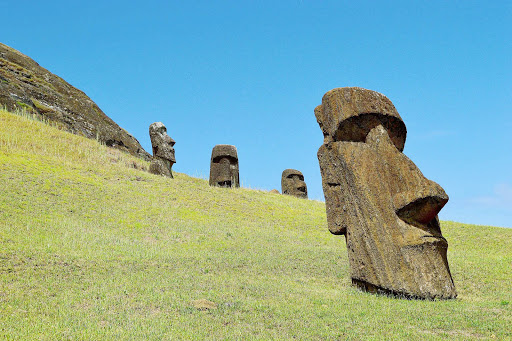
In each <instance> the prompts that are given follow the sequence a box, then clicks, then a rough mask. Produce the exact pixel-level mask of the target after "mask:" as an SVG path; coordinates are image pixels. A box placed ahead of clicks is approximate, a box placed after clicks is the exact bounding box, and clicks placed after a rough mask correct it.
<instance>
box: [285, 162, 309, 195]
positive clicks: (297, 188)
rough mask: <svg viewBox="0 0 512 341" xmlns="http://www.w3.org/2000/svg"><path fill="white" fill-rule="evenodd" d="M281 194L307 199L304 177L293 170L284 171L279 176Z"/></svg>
mask: <svg viewBox="0 0 512 341" xmlns="http://www.w3.org/2000/svg"><path fill="white" fill-rule="evenodd" d="M281 192H283V194H288V195H293V196H295V197H298V198H305V199H307V198H308V187H307V186H306V183H305V182H304V175H302V173H301V172H299V171H298V170H295V169H285V170H284V171H283V175H281Z"/></svg>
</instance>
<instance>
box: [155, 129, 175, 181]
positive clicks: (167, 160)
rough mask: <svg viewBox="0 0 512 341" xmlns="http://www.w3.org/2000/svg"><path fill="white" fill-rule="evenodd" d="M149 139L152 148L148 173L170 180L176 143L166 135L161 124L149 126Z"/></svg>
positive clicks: (165, 130)
mask: <svg viewBox="0 0 512 341" xmlns="http://www.w3.org/2000/svg"><path fill="white" fill-rule="evenodd" d="M149 137H150V138H151V145H152V146H153V159H152V160H151V164H150V165H149V172H150V173H153V174H158V175H164V176H168V177H170V178H172V177H173V176H172V169H171V168H172V165H174V164H175V163H176V158H175V156H174V144H176V142H175V141H174V140H173V139H172V138H171V137H170V136H169V135H167V128H166V127H165V126H164V124H163V123H162V122H155V123H152V124H151V125H150V126H149Z"/></svg>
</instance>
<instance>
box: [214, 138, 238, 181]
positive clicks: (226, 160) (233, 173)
mask: <svg viewBox="0 0 512 341" xmlns="http://www.w3.org/2000/svg"><path fill="white" fill-rule="evenodd" d="M210 186H219V187H240V180H239V169H238V154H237V152H236V147H235V146H232V145H228V144H218V145H216V146H215V147H213V150H212V157H211V160H210Z"/></svg>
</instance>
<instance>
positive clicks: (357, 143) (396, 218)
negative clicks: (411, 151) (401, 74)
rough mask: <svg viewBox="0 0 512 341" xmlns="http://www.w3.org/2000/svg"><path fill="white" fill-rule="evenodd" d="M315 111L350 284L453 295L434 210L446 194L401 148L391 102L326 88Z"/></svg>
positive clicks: (333, 227) (332, 221)
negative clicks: (320, 130) (349, 274)
mask: <svg viewBox="0 0 512 341" xmlns="http://www.w3.org/2000/svg"><path fill="white" fill-rule="evenodd" d="M315 116H316V118H317V121H318V124H319V125H320V128H321V129H322V132H323V134H324V143H323V145H322V146H321V147H320V149H319V150H318V161H319V163H320V171H321V173H322V187H323V190H324V195H325V204H326V211H327V222H328V226H329V230H330V231H331V232H332V233H333V234H343V235H345V238H346V241H347V249H348V256H349V257H348V258H349V263H350V269H351V277H352V283H353V284H354V285H356V286H358V287H360V288H362V289H363V290H367V291H370V292H383V293H390V294H395V295H399V296H406V297H409V298H427V299H433V298H440V299H448V298H455V297H456V296H457V293H456V291H455V286H454V284H453V280H452V277H451V274H450V269H449V267H448V260H447V257H446V251H447V249H448V244H447V242H446V239H445V238H444V237H443V236H442V234H441V229H440V224H439V219H438V217H437V214H438V212H439V211H440V210H441V209H442V208H443V206H444V205H445V204H446V202H447V201H448V195H446V193H445V192H444V190H443V189H442V188H441V186H439V185H438V184H437V183H435V182H433V181H430V180H428V179H427V178H425V177H424V176H423V174H422V173H421V172H420V170H419V169H418V167H416V165H415V164H414V163H413V162H412V161H411V160H410V159H409V158H408V157H407V156H405V155H404V154H403V153H402V151H403V149H404V144H405V137H406V133H407V131H406V128H405V124H404V123H403V121H402V118H401V117H400V115H399V114H398V112H397V111H396V109H395V107H394V105H393V103H391V101H390V100H389V99H388V98H386V97H385V96H384V95H382V94H380V93H378V92H375V91H371V90H366V89H362V88H337V89H333V90H331V91H329V92H327V93H326V94H325V95H324V96H323V98H322V104H321V105H319V106H318V107H316V108H315Z"/></svg>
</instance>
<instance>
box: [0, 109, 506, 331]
mask: <svg viewBox="0 0 512 341" xmlns="http://www.w3.org/2000/svg"><path fill="white" fill-rule="evenodd" d="M147 168H148V164H147V163H146V162H145V161H141V160H140V159H137V158H135V157H132V156H130V155H127V154H124V153H121V152H119V151H117V150H113V149H110V148H107V147H105V146H102V145H100V144H99V143H98V142H97V141H94V140H89V139H86V138H82V137H79V136H75V135H72V134H69V133H66V132H64V131H61V130H59V129H57V128H56V127H51V126H48V125H46V124H43V123H41V122H37V121H34V120H31V119H29V118H27V117H23V116H19V115H13V114H10V113H7V112H0V185H1V186H0V339H18V340H34V339H35V340H38V339H44V340H62V339H73V340H77V339H79V340H98V339H105V340H113V339H137V340H162V339H169V340H171V339H172V340H174V339H212V340H218V339H293V338H296V339H303V340H314V339H318V340H337V339H342V340H344V339H351V340H367V339H370V340H372V339H376V340H390V339H417V340H424V339H449V340H453V339H455V340H467V339H474V338H482V339H493V338H496V339H507V338H512V333H511V331H510V330H511V329H512V328H510V326H511V325H512V290H511V283H512V253H511V252H510V250H511V246H512V230H510V229H503V228H495V227H485V226H475V225H463V224H459V223H454V222H444V223H443V232H444V235H445V236H446V238H447V239H448V241H449V243H450V248H449V254H448V257H449V262H450V266H451V270H452V273H453V277H454V280H455V284H456V287H457V290H458V293H459V298H458V299H456V300H451V301H407V300H398V299H394V298H389V297H385V296H375V295H371V294H365V293H361V292H359V291H358V290H356V289H354V288H352V287H351V286H350V281H349V277H348V274H349V269H348V263H347V256H346V246H345V242H344V240H343V239H342V238H340V237H337V236H333V235H331V234H330V233H329V232H328V229H327V226H326V217H325V206H324V204H323V203H321V202H317V201H312V200H302V199H296V198H293V197H289V196H281V195H275V194H269V193H266V192H265V191H258V190H250V189H244V188H240V189H221V188H212V187H210V186H208V183H207V181H206V180H204V179H198V178H192V177H189V176H187V175H185V174H180V173H177V174H175V179H167V178H163V177H160V176H155V175H151V174H149V173H147V172H145V171H143V169H147ZM197 299H208V300H210V301H212V302H215V303H216V304H217V309H215V310H209V311H200V310H197V309H195V308H194V307H193V306H192V304H191V302H192V301H193V300H197Z"/></svg>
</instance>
